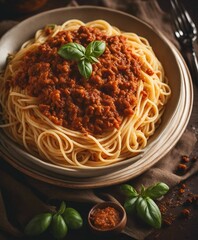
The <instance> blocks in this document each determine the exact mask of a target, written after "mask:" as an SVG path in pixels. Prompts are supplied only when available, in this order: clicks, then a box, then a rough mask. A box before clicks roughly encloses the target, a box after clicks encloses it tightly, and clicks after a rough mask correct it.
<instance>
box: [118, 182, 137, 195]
mask: <svg viewBox="0 0 198 240" xmlns="http://www.w3.org/2000/svg"><path fill="white" fill-rule="evenodd" d="M120 189H121V191H122V192H123V193H124V194H125V195H126V196H127V197H136V196H138V195H139V194H138V193H137V191H136V190H135V188H133V187H132V186H131V185H129V184H123V185H122V186H121V187H120Z"/></svg>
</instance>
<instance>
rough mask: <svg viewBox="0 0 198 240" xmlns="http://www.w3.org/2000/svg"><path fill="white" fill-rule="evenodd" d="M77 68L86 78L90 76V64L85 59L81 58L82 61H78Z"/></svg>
mask: <svg viewBox="0 0 198 240" xmlns="http://www.w3.org/2000/svg"><path fill="white" fill-rule="evenodd" d="M78 70H79V72H80V74H81V75H83V77H85V78H86V79H87V78H89V77H90V76H91V73H92V65H91V63H90V62H88V61H87V60H82V61H80V62H78Z"/></svg>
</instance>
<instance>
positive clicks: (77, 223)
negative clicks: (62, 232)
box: [62, 208, 83, 229]
mask: <svg viewBox="0 0 198 240" xmlns="http://www.w3.org/2000/svg"><path fill="white" fill-rule="evenodd" d="M62 216H63V219H64V220H65V222H66V224H67V226H68V227H69V228H71V229H78V228H81V227H82V225H83V219H82V217H81V215H80V213H79V212H78V211H76V210H75V209H74V208H66V209H65V212H64V213H63V215H62Z"/></svg>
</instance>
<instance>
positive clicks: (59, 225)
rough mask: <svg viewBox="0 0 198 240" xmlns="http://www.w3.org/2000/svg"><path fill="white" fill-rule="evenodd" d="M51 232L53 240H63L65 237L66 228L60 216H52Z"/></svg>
mask: <svg viewBox="0 0 198 240" xmlns="http://www.w3.org/2000/svg"><path fill="white" fill-rule="evenodd" d="M51 231H52V235H53V237H54V238H55V239H63V238H64V237H65V236H66V235H67V232H68V228H67V225H66V223H65V221H64V219H63V218H62V216H61V215H58V214H55V215H54V216H53V219H52V224H51Z"/></svg>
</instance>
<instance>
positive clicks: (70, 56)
mask: <svg viewBox="0 0 198 240" xmlns="http://www.w3.org/2000/svg"><path fill="white" fill-rule="evenodd" d="M105 48H106V44H105V42H103V41H93V42H91V43H89V44H88V46H87V47H86V48H85V47H84V46H82V45H81V44H78V43H67V44H65V45H63V46H61V47H60V49H59V50H58V54H59V55H60V56H61V57H63V58H65V59H67V60H73V61H76V62H77V63H78V70H79V72H80V74H81V75H82V76H83V77H85V78H86V79H88V78H89V77H90V76H91V73H92V63H96V62H99V61H98V59H97V58H98V57H99V56H101V55H102V54H103V53H104V51H105Z"/></svg>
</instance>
